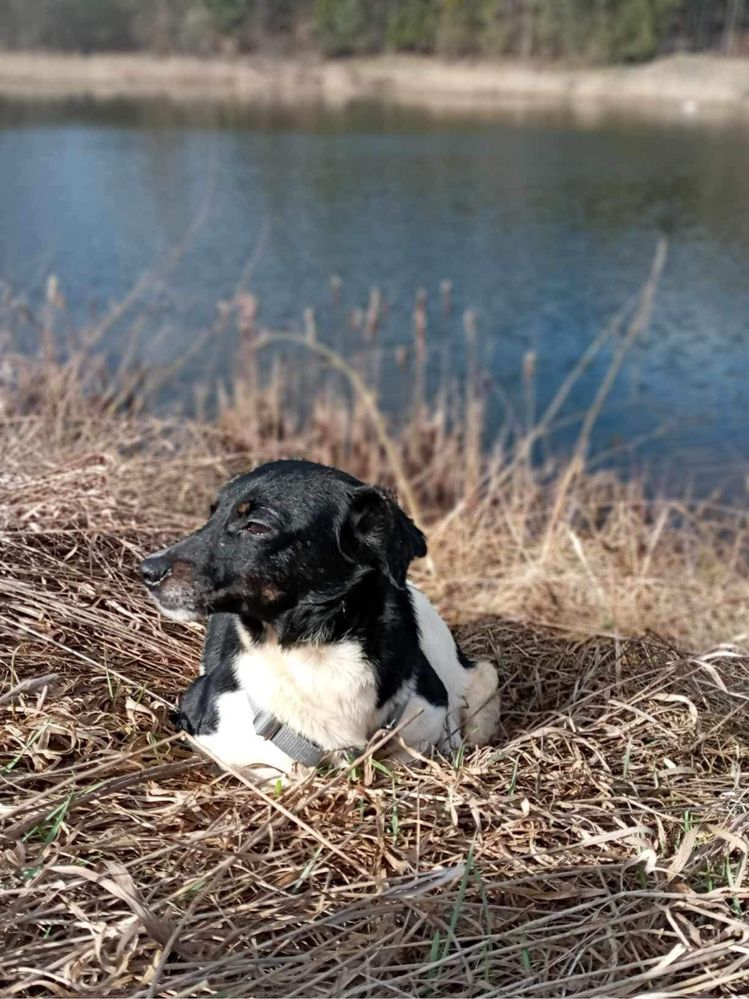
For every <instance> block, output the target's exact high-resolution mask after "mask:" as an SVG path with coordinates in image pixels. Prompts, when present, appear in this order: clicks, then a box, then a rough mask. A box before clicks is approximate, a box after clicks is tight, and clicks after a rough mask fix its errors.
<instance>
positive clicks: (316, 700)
mask: <svg viewBox="0 0 749 999" xmlns="http://www.w3.org/2000/svg"><path fill="white" fill-rule="evenodd" d="M234 675H235V676H236V678H237V682H238V683H239V686H240V688H241V689H243V690H246V691H248V692H249V694H250V696H251V697H252V699H253V701H254V702H255V703H256V704H257V705H258V707H261V708H263V709H264V710H265V711H269V712H270V713H271V714H274V715H275V716H276V717H277V718H279V719H280V720H281V721H282V722H285V723H286V724H287V725H289V726H290V727H291V728H293V729H294V730H295V731H296V732H301V733H303V734H304V735H305V736H306V738H308V739H311V740H312V741H313V742H316V743H317V745H318V746H320V747H321V748H322V749H327V750H332V749H344V748H348V747H350V746H362V745H364V744H365V743H366V741H367V739H368V738H369V736H370V735H371V733H372V731H373V730H374V729H375V728H376V727H377V724H378V714H379V712H378V711H377V683H376V679H375V674H374V669H373V667H372V665H371V663H369V662H368V661H367V659H366V658H365V656H364V653H363V650H362V648H361V646H360V645H359V644H358V643H357V642H352V641H345V642H336V643H335V644H331V645H325V644H319V645H299V646H295V647H292V648H290V649H283V648H281V647H280V646H279V645H278V644H277V643H275V642H274V641H272V640H270V641H269V640H266V641H265V642H264V643H263V644H262V645H261V646H258V647H257V648H250V649H248V650H247V651H246V652H243V653H242V654H240V655H239V656H238V658H237V660H236V662H235V664H234Z"/></svg>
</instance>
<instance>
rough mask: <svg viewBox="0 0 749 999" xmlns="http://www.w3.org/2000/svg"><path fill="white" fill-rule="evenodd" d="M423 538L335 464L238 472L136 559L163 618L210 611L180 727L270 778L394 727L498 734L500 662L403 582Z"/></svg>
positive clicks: (420, 743)
mask: <svg viewBox="0 0 749 999" xmlns="http://www.w3.org/2000/svg"><path fill="white" fill-rule="evenodd" d="M426 550H427V549H426V542H425V540H424V535H423V534H422V533H421V531H420V530H418V528H417V527H416V526H415V525H414V523H413V522H412V521H411V520H410V519H409V518H408V517H407V516H406V514H405V513H404V512H403V510H402V509H401V508H400V506H398V504H397V503H396V502H395V500H394V499H393V498H392V497H391V496H390V494H389V493H387V492H386V491H384V490H383V489H380V488H377V487H371V486H366V485H364V484H363V483H361V482H360V481H359V480H358V479H355V478H353V477H352V476H350V475H346V474H345V473H344V472H340V471H338V470H337V469H335V468H328V467H326V466H324V465H316V464H313V463H312V462H308V461H275V462H271V463H269V464H266V465H261V466H260V467H259V468H256V469H255V470H254V471H253V472H250V473H249V474H247V475H240V476H238V477H237V478H235V479H232V481H231V482H229V483H228V485H226V486H225V487H224V488H223V489H222V490H221V492H220V494H219V496H218V499H217V501H216V503H215V504H214V506H213V508H212V510H211V516H210V519H209V520H208V522H207V523H206V524H205V526H203V527H201V528H200V530H198V531H196V532H195V533H194V534H191V535H189V537H187V538H184V539H183V540H182V541H178V542H177V543H176V544H173V545H171V547H169V548H166V549H164V550H163V551H160V552H157V553H156V554H154V555H151V556H149V557H148V558H147V559H145V561H144V562H143V563H142V564H141V567H140V571H141V575H142V577H143V581H144V582H145V584H146V586H147V588H148V591H149V593H150V595H151V596H152V598H153V600H154V601H155V603H156V605H157V606H158V607H159V609H160V610H161V611H162V612H163V613H164V614H165V615H167V617H170V618H172V619H173V620H175V621H195V620H198V619H203V618H206V617H207V618H208V630H207V634H206V639H205V645H204V649H203V663H202V670H201V676H200V677H198V679H196V680H195V681H194V683H192V684H191V685H190V686H189V687H188V688H187V690H186V691H185V692H184V694H183V695H182V698H181V700H180V706H179V711H178V712H177V715H176V720H177V723H178V725H179V726H180V727H181V728H182V729H184V730H185V731H187V732H189V733H190V734H191V735H193V736H195V738H196V739H197V740H198V742H199V743H201V744H202V745H204V746H205V747H206V748H207V749H208V750H209V751H210V752H211V753H212V754H213V755H214V756H216V757H218V758H219V759H221V760H223V761H224V762H225V763H228V764H230V765H232V766H253V767H260V768H262V770H261V773H262V776H268V777H270V776H274V775H276V776H277V774H278V773H279V772H281V773H288V772H289V771H290V770H291V767H292V765H293V764H294V762H300V763H304V764H306V765H308V766H314V765H315V764H317V763H318V762H319V761H320V760H321V759H322V758H324V757H326V756H330V755H333V756H334V755H335V752H336V751H340V750H349V749H352V748H357V747H359V748H361V747H363V746H364V745H365V744H366V743H367V741H368V740H369V739H370V738H371V736H372V735H373V734H374V733H375V732H376V731H377V730H378V729H380V728H383V727H388V726H390V727H393V726H395V725H396V724H397V725H398V730H399V733H400V735H401V738H402V739H403V741H404V742H405V743H406V744H407V745H409V746H413V747H414V748H416V749H417V750H419V751H423V750H426V749H429V748H430V747H436V748H437V749H439V750H442V751H443V752H444V751H449V750H451V749H454V748H456V747H457V746H459V745H460V743H461V741H462V740H463V739H467V740H468V741H470V742H472V743H475V744H482V743H486V742H488V741H489V740H490V739H491V737H492V735H493V734H494V731H495V728H496V724H497V720H498V713H499V697H498V693H497V674H496V671H495V670H494V668H493V667H492V666H491V664H489V663H477V664H474V663H472V662H470V661H469V660H468V659H466V657H465V656H464V655H463V653H462V652H461V650H460V649H459V648H458V646H457V645H456V643H455V641H454V639H453V637H452V635H451V634H450V631H449V629H448V628H447V625H446V624H445V622H444V621H443V620H442V618H441V617H440V616H439V614H438V613H437V611H436V610H435V608H434V607H433V606H432V605H431V603H430V602H429V601H428V600H427V598H426V597H425V596H424V594H423V593H421V591H420V590H418V589H417V588H416V587H415V586H413V585H412V584H411V583H409V582H408V581H407V579H406V573H407V571H408V567H409V564H410V563H411V560H412V559H414V558H419V557H421V556H424V555H426ZM401 755H402V753H401Z"/></svg>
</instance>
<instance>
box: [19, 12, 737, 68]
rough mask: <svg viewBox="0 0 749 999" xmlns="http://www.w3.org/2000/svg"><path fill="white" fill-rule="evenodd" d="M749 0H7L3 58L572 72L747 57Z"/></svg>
mask: <svg viewBox="0 0 749 999" xmlns="http://www.w3.org/2000/svg"><path fill="white" fill-rule="evenodd" d="M748 7H749V5H748V4H747V2H746V0H149V2H148V3H145V2H143V0H33V3H32V2H29V0H0V47H2V48H5V49H6V50H14V49H16V50H17V49H47V50H58V51H68V52H83V53H89V52H132V51H151V52H155V53H156V54H163V55H168V54H189V55H200V56H211V55H221V56H230V55H236V54H242V53H256V54H262V55H267V56H309V57H315V56H324V57H328V58H340V57H346V56H357V55H358V56H362V55H368V56H369V55H377V54H384V53H401V52H407V53H418V54H423V55H436V56H441V57H446V58H484V59H500V58H511V59H523V60H535V61H539V62H566V63H573V64H589V65H595V64H608V63H634V62H643V61H646V60H648V59H652V58H654V57H655V56H658V55H661V54H668V53H673V52H706V51H707V52H715V53H722V54H725V55H743V54H746V53H747V52H749V10H748Z"/></svg>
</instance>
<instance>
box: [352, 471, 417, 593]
mask: <svg viewBox="0 0 749 999" xmlns="http://www.w3.org/2000/svg"><path fill="white" fill-rule="evenodd" d="M341 542H342V544H341V547H342V550H343V551H344V552H345V553H346V554H347V555H349V556H350V557H352V558H354V559H355V560H356V561H359V562H363V563H364V564H366V565H371V566H376V567H378V568H380V569H381V570H382V571H383V572H384V573H385V575H386V576H387V577H388V578H389V579H390V580H391V582H393V583H395V585H396V586H398V587H400V588H401V589H402V588H403V587H404V586H405V585H406V573H407V572H408V567H409V565H410V564H411V562H412V560H413V559H415V558H423V557H424V556H425V555H426V553H427V543H426V539H425V537H424V535H423V534H422V533H421V531H420V530H419V529H418V527H417V526H416V524H414V522H413V521H412V520H411V518H410V517H408V516H407V515H406V514H405V513H404V511H403V510H402V509H401V507H400V506H399V505H398V502H397V501H396V499H395V498H394V496H392V495H391V494H390V493H388V492H386V491H385V490H384V489H379V488H377V487H376V486H363V487H362V488H361V489H357V490H356V491H355V492H354V494H353V496H352V498H351V504H350V506H349V509H348V514H347V518H346V522H345V523H344V525H343V531H342V536H341Z"/></svg>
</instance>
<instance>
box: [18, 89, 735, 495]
mask: <svg viewBox="0 0 749 999" xmlns="http://www.w3.org/2000/svg"><path fill="white" fill-rule="evenodd" d="M0 222H1V226H2V227H1V230H0V232H1V237H0V275H2V276H4V277H5V278H6V279H7V280H9V281H11V282H12V283H13V285H14V286H15V287H16V288H20V289H23V290H24V292H25V293H26V294H27V295H28V297H29V298H30V299H32V300H33V298H34V296H37V295H38V294H39V293H40V291H41V289H42V288H43V286H44V280H45V277H46V275H47V274H49V273H54V274H56V275H57V276H58V278H59V280H60V284H61V287H62V289H63V291H64V294H65V297H66V300H67V306H68V312H69V316H70V320H69V321H71V322H72V321H73V320H75V321H76V322H78V323H80V322H82V321H87V320H88V319H90V317H91V316H92V315H93V314H97V313H99V314H101V313H104V312H106V310H107V308H108V307H109V306H110V304H111V303H112V302H113V301H117V300H118V299H120V298H122V297H123V296H124V295H126V294H127V293H128V291H129V290H130V289H131V288H132V286H133V284H134V282H136V281H137V280H138V278H139V277H140V276H141V275H143V274H144V273H145V272H148V271H149V270H151V269H152V268H154V267H156V268H159V267H161V268H162V270H161V272H160V273H161V280H160V281H159V282H158V283H157V285H156V286H152V287H150V288H149V289H148V291H147V293H146V295H145V296H144V300H143V302H142V303H141V306H140V314H139V319H138V323H139V328H140V329H141V335H142V342H141V347H140V352H141V356H142V357H143V358H144V360H146V361H147V362H148V363H161V362H164V361H172V360H174V359H175V358H176V357H179V356H180V355H181V354H183V353H184V352H185V351H186V350H187V347H188V344H189V343H190V342H191V341H192V339H193V338H194V336H195V334H196V332H198V331H200V330H203V329H205V328H207V327H209V326H210V325H211V324H212V323H214V321H215V317H216V303H217V301H219V300H222V299H227V298H229V297H231V295H232V294H233V292H234V290H235V288H236V286H237V282H238V280H239V278H240V275H242V273H243V271H245V272H248V273H249V287H250V288H251V289H252V291H253V292H254V293H255V294H256V295H257V296H258V297H259V299H260V302H261V317H262V320H263V322H264V323H267V324H269V325H272V326H275V327H279V328H286V329H294V328H299V327H300V326H301V324H302V313H303V310H304V308H305V307H306V306H313V307H314V308H315V310H316V317H317V324H318V329H319V334H320V336H321V338H328V339H329V340H330V341H331V342H334V343H336V344H342V345H343V346H344V348H345V349H346V350H348V351H349V352H357V351H360V350H361V349H362V338H361V336H360V335H359V334H358V333H356V332H352V331H351V330H350V329H348V324H349V314H350V312H351V310H353V309H356V308H366V304H367V299H368V295H369V290H370V288H371V287H372V286H377V287H378V288H379V289H381V292H382V295H383V297H384V300H385V301H386V303H387V306H388V309H387V316H386V318H385V321H384V323H383V325H382V327H381V329H380V331H379V340H378V342H379V344H380V345H381V347H382V349H383V351H384V353H383V359H382V364H383V369H382V370H383V396H384V398H385V401H386V403H387V404H388V405H389V407H390V408H391V409H392V411H393V412H394V413H397V412H398V411H399V410H401V409H402V407H403V406H404V404H405V403H406V402H407V400H408V398H409V391H410V378H409V376H408V375H407V374H406V373H404V372H403V371H401V369H399V368H398V367H397V365H395V362H394V360H393V353H394V350H393V348H394V347H395V346H396V345H398V344H402V343H410V342H411V336H412V333H411V313H412V309H413V301H414V294H415V291H416V289H417V288H419V287H423V288H425V289H426V290H427V293H428V306H427V308H428V319H429V331H428V335H429V341H430V344H432V345H433V348H434V349H433V351H432V355H431V356H432V371H431V374H432V378H433V380H438V379H439V377H440V374H439V373H440V372H443V373H444V372H445V371H447V372H448V373H450V374H451V375H455V376H456V377H459V376H460V373H461V370H462V363H463V361H462V357H463V346H462V344H463V333H462V322H461V315H462V313H463V311H464V310H465V309H466V308H472V309H474V310H475V311H476V315H477V320H478V327H479V331H480V339H481V351H482V368H483V371H484V373H485V376H486V378H485V382H486V390H487V393H488V394H487V404H488V406H489V418H490V430H491V432H492V433H493V432H495V431H496V429H497V427H498V426H499V424H500V423H501V421H502V419H503V414H504V413H505V412H506V407H507V405H510V406H511V407H512V409H513V411H514V412H515V413H516V417H517V419H525V418H527V412H526V411H527V408H528V407H527V404H526V401H525V400H524V398H523V391H522V384H521V377H520V371H521V367H522V359H523V357H524V355H526V353H527V352H528V351H529V350H532V351H535V352H536V355H537V365H536V383H537V384H536V396H537V398H536V401H535V406H536V409H537V411H541V410H542V409H543V406H544V404H545V403H546V402H548V400H549V399H550V398H551V397H552V396H553V394H554V392H555V391H556V389H557V388H558V386H559V384H560V383H561V381H562V379H563V378H564V376H565V375H566V374H567V373H568V372H569V371H570V370H571V368H572V367H573V366H574V364H575V362H576V361H577V359H578V357H579V356H580V353H581V351H582V350H583V349H584V348H585V346H586V345H587V344H588V343H589V342H590V340H591V339H592V338H593V337H594V336H595V334H596V333H597V332H598V330H599V329H600V328H601V327H602V325H603V324H604V323H606V322H607V321H608V320H610V318H611V317H612V316H613V315H614V314H615V313H616V312H617V311H618V310H619V309H620V308H621V307H622V306H623V305H624V304H625V303H626V302H628V301H630V300H631V298H632V296H633V295H634V294H635V293H636V292H637V290H638V288H639V287H640V286H641V284H642V282H643V280H644V279H645V276H646V274H647V272H648V269H649V266H650V262H651V259H652V255H653V251H654V247H655V244H656V241H657V238H658V236H659V234H662V233H664V232H665V233H667V234H668V238H669V258H668V263H667V267H666V271H665V273H664V275H663V280H662V282H661V286H660V289H659V293H658V299H657V304H656V308H655V313H654V317H653V323H652V327H651V329H650V331H649V333H648V335H647V337H646V338H645V339H644V340H643V341H642V342H641V343H640V344H639V345H638V346H637V347H636V349H635V350H634V351H633V352H632V354H631V355H630V357H629V359H628V361H627V363H626V365H625V368H624V370H623V372H622V374H621V376H620V377H619V379H618V380H617V383H616V385H615V387H614V390H613V392H612V394H611V397H610V399H609V402H608V403H607V405H606V407H605V409H604V412H603V414H602V416H601V418H600V420H599V422H598V424H597V427H596V432H595V436H594V442H593V444H594V448H593V450H594V452H598V453H603V454H606V453H609V452H610V451H611V449H613V451H614V455H615V458H614V459H612V460H618V461H621V460H622V454H626V455H628V457H627V460H628V461H629V460H630V458H629V452H622V451H621V450H620V447H621V445H622V443H623V442H633V441H639V445H638V448H637V451H636V452H635V454H636V458H635V459H634V460H635V462H636V463H638V462H639V463H641V464H643V465H645V466H647V467H648V469H649V470H650V473H651V474H653V475H655V476H656V477H658V476H660V475H665V474H667V475H668V476H669V477H674V476H676V477H679V478H681V479H685V478H687V479H691V480H694V481H696V482H697V483H698V485H699V487H700V488H701V489H705V488H710V487H712V486H713V485H714V484H716V483H723V482H728V481H729V480H730V481H731V482H732V483H733V485H734V486H735V485H736V483H737V482H739V481H741V477H742V476H743V475H744V474H745V471H746V468H747V459H748V458H749V421H748V420H747V417H748V416H749V394H748V391H747V377H748V376H749V280H748V277H749V123H746V122H741V121H738V122H736V123H733V124H731V123H720V124H718V123H710V122H708V121H701V120H700V119H699V117H696V118H695V117H692V118H684V119H683V120H676V121H672V122H670V123H664V122H662V121H659V122H652V121H651V122H648V121H644V120H636V119H634V118H631V117H630V118H627V117H622V116H621V115H619V116H610V117H603V118H600V117H599V118H597V119H596V120H595V121H592V122H591V121H585V120H580V119H578V118H575V117H573V116H572V115H571V114H567V113H561V112H560V113H543V114H540V113H536V114H530V115H529V114H527V113H526V114H523V115H521V114H518V113H509V112H508V113H506V114H504V115H503V114H496V115H493V116H492V117H481V116H476V117H470V116H462V117H457V116H454V115H451V116H445V117H439V116H434V115H432V114H430V113H427V112H421V111H419V112H417V111H408V110H404V109H396V108H392V107H388V106H386V105H378V104H360V105H354V106H351V107H348V108H346V109H341V110H337V111H331V110H324V109H314V108H306V109H302V110H299V111H296V112H295V111H291V110H289V109H269V108H264V109H247V108H244V109H240V108H236V107H226V106H224V107H217V106H206V105H203V106H200V107H185V106H180V107H175V106H170V105H169V104H168V103H160V102H122V101H118V102H114V103H103V104H102V103H92V102H82V101H75V102H67V101H66V102H63V101H60V102H55V103H41V102H38V101H29V102H20V101H4V102H0ZM188 231H189V232H190V237H189V239H188V240H187V242H185V234H186V233H187V232H188ZM175 247H180V248H181V249H182V250H183V251H184V252H182V253H181V254H180V256H179V259H178V260H177V259H173V260H172V261H171V264H169V265H168V266H167V265H166V262H168V261H170V254H172V253H173V251H174V249H175ZM248 263H249V271H247V268H248ZM333 274H335V275H339V276H340V277H341V279H342V303H341V305H339V306H336V305H334V304H333V302H332V300H331V295H330V284H329V282H330V276H331V275H333ZM445 279H449V280H450V281H452V285H453V296H452V297H453V312H452V313H451V314H450V315H449V316H446V315H444V313H443V311H442V308H441V304H440V295H439V287H440V282H441V281H443V280H445ZM136 311H138V310H136ZM128 328H129V325H128V324H123V325H121V326H119V327H117V328H116V329H115V330H113V331H112V332H111V333H110V334H109V337H108V341H107V348H108V350H109V351H110V353H111V355H112V356H113V357H116V355H117V353H118V352H121V351H122V350H123V349H124V346H123V345H124V344H125V343H126V342H129V337H128V336H127V329H128ZM233 346H234V345H233V343H232V340H231V337H218V336H217V337H215V338H214V339H213V340H212V341H211V344H210V347H209V349H208V351H207V352H204V353H203V354H202V355H201V356H200V357H195V358H192V359H191V360H190V361H189V362H188V363H187V364H186V365H185V367H184V368H183V369H182V370H181V371H180V372H179V373H178V374H176V375H175V376H174V379H173V380H172V382H171V383H170V385H169V386H168V387H167V392H168V394H170V395H171V396H172V397H175V396H176V397H182V398H189V397H190V396H191V383H192V382H194V381H195V380H197V379H202V378H205V377H206V376H207V375H210V376H211V377H212V378H213V377H218V376H221V375H225V374H226V373H227V371H228V370H229V368H230V365H231V354H232V350H233ZM437 348H439V349H437ZM610 357H611V350H609V351H608V352H605V353H604V355H602V356H601V357H600V358H599V359H598V360H597V361H596V362H595V363H594V364H593V365H592V367H591V369H590V370H589V371H588V372H586V374H585V376H584V377H583V378H582V379H581V380H580V382H579V384H578V385H577V387H576V389H575V391H574V393H573V396H572V398H571V399H570V402H569V405H568V406H567V407H566V409H565V412H564V414H563V415H564V420H563V421H562V422H563V425H562V426H561V427H560V429H559V430H558V432H557V433H556V434H555V436H554V438H553V442H552V446H553V447H557V448H559V449H564V448H565V447H569V446H570V444H571V442H572V441H573V440H574V436H575V433H576V430H577V427H578V426H579V424H576V423H575V418H576V416H577V414H579V412H581V411H583V410H584V409H585V408H586V407H587V406H588V405H589V404H590V401H591V399H592V398H593V396H594V393H595V389H596V386H597V385H598V384H599V382H600V379H601V377H602V374H603V372H604V370H605V368H606V366H607V364H608V363H609V361H610Z"/></svg>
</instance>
